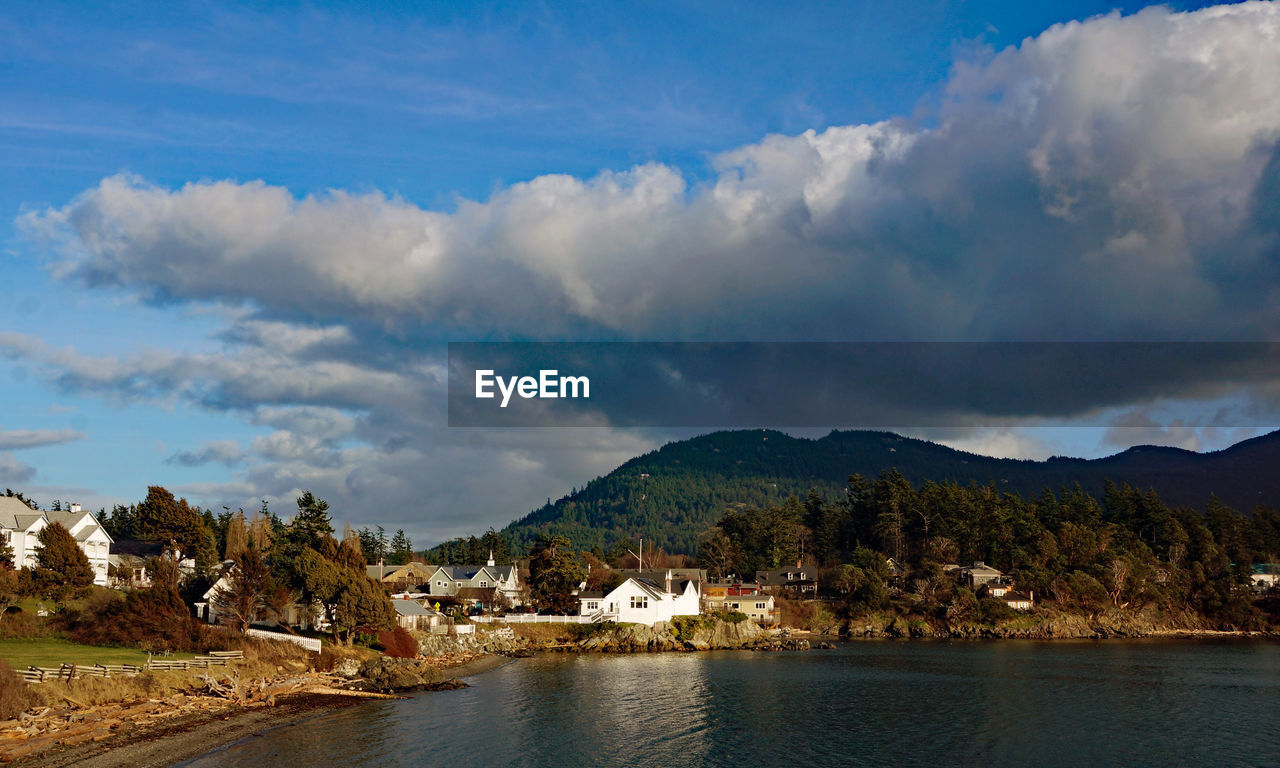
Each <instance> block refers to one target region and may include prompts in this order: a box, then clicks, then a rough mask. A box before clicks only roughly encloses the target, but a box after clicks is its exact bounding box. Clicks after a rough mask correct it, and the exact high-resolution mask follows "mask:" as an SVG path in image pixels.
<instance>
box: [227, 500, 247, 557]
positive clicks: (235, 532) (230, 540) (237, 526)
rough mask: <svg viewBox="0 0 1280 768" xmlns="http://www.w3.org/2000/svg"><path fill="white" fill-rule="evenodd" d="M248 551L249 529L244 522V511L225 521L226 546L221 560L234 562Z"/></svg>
mask: <svg viewBox="0 0 1280 768" xmlns="http://www.w3.org/2000/svg"><path fill="white" fill-rule="evenodd" d="M248 549H249V528H248V526H246V525H245V522H244V510H243V509H242V510H240V511H239V512H237V513H236V514H234V515H232V516H231V519H230V520H228V521H227V544H226V549H225V550H224V551H223V553H222V559H223V560H235V559H236V558H237V557H239V556H240V555H242V554H244V553H245V552H246V551H247V550H248Z"/></svg>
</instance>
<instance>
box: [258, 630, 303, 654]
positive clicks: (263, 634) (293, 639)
mask: <svg viewBox="0 0 1280 768" xmlns="http://www.w3.org/2000/svg"><path fill="white" fill-rule="evenodd" d="M245 634H247V635H249V637H259V638H262V639H263V640H280V641H283V642H286V643H293V644H294V645H300V646H302V647H303V648H306V649H307V650H308V651H311V652H312V653H319V652H320V648H321V645H320V640H319V639H317V638H314V637H298V636H297V635H286V634H285V633H283V632H268V631H266V630H265V629H250V630H248V631H247V632H246V633H245Z"/></svg>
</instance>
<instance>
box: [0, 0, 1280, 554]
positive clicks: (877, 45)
mask: <svg viewBox="0 0 1280 768" xmlns="http://www.w3.org/2000/svg"><path fill="white" fill-rule="evenodd" d="M749 6H750V7H746V4H741V3H697V4H693V3H638V2H632V3H618V4H610V3H593V4H539V3H490V4H485V3H475V4H459V3H330V4H324V3H288V2H285V3H259V4H231V3H172V2H167V3H146V2H135V3H123V4H118V3H113V4H110V5H108V4H94V3H80V2H76V3H58V2H21V0H18V1H16V2H8V3H5V4H4V5H3V7H2V8H0V178H3V179H4V182H5V183H3V184H0V277H2V278H3V285H4V287H5V289H6V290H5V295H6V297H7V299H8V301H6V302H5V306H3V307H0V366H3V370H0V402H2V403H3V408H0V485H3V486H7V487H11V488H15V489H21V490H24V491H25V492H27V493H28V494H29V495H32V496H34V497H35V498H36V499H37V500H38V501H40V502H41V503H42V504H45V505H47V504H49V503H51V502H52V501H53V500H54V499H59V500H64V501H78V502H80V503H83V504H86V505H87V506H90V507H91V508H95V509H96V508H98V507H101V506H108V507H109V506H110V505H112V504H114V503H131V502H134V501H137V500H139V499H141V498H142V497H143V496H145V494H146V487H147V486H148V485H151V484H161V485H164V486H166V487H168V488H169V489H170V490H173V491H174V492H175V493H178V494H180V495H183V496H186V497H187V498H189V499H190V500H192V501H193V502H196V503H199V504H202V505H204V506H208V507H211V508H213V509H220V508H221V507H222V506H228V507H230V508H232V509H234V508H236V507H244V508H246V509H250V510H252V509H256V508H257V507H258V506H259V504H260V503H261V500H263V499H266V500H267V501H269V502H270V503H271V504H272V506H273V508H274V509H276V510H277V511H280V512H282V513H286V514H287V512H288V511H289V510H290V509H291V508H292V499H293V498H294V497H296V496H297V495H298V493H299V492H300V491H302V490H306V489H309V490H313V491H314V492H315V493H316V494H317V495H319V496H321V497H322V498H325V499H327V500H329V501H330V503H331V505H332V509H333V512H334V518H335V520H336V521H338V522H339V523H342V522H349V523H350V524H352V525H353V526H355V527H359V526H362V525H383V526H384V527H386V528H387V529H389V530H394V529H396V528H403V529H404V530H406V532H408V533H409V535H410V536H411V537H412V538H413V540H414V542H415V543H417V544H418V545H419V546H425V545H427V544H431V543H435V542H437V541H439V540H441V539H443V538H448V537H452V536H456V535H465V534H468V533H477V532H481V531H483V530H484V529H485V528H487V527H489V526H491V525H492V526H495V527H501V526H502V525H504V524H505V523H507V522H509V521H510V520H512V519H514V518H516V517H519V516H520V515H522V514H524V513H526V512H528V511H530V510H531V509H533V508H535V507H537V506H540V505H541V504H542V503H543V502H544V501H545V500H546V499H547V498H557V497H559V496H561V495H563V494H565V493H566V492H568V491H569V490H570V489H571V488H573V487H580V486H582V485H583V484H585V483H586V482H587V481H588V480H590V479H591V478H593V477H595V476H597V475H600V474H603V473H605V472H608V471H609V470H610V469H612V468H613V467H615V466H617V465H618V464H620V463H622V462H623V461H625V460H626V459H628V458H631V457H632V456H635V455H637V454H640V453H643V452H645V451H647V450H651V449H652V448H655V447H658V446H660V445H661V444H662V443H664V442H666V441H667V440H670V439H677V438H680V437H685V436H689V435H691V434H694V433H696V432H697V431H698V430H696V429H688V428H684V429H663V428H643V429H641V428H621V427H611V426H608V425H607V422H606V423H605V425H604V426H592V427H580V428H545V429H457V428H453V429H451V428H449V427H448V424H447V417H446V410H447V405H446V393H445V383H446V380H447V364H446V358H445V344H446V343H447V342H449V341H491V340H503V341H508V340H535V341H541V340H573V341H595V340H628V341H632V340H660V341H778V342H787V341H850V342H868V341H871V342H882V341H891V342H897V341H912V342H914V341H924V342H936V341H994V342H1004V341H1015V342H1046V341H1049V342H1059V341H1069V342H1116V341H1124V342H1170V341H1178V342H1181V341H1193V342H1223V341H1232V342H1236V341H1262V342H1272V341H1275V340H1276V338H1275V337H1276V335H1277V333H1276V332H1277V330H1278V328H1280V322H1278V321H1280V296H1278V295H1277V284H1278V282H1277V278H1278V277H1280V274H1278V272H1280V259H1278V258H1277V254H1278V252H1280V153H1278V152H1277V141H1278V140H1280V40H1278V39H1277V37H1280V7H1277V6H1276V5H1274V4H1272V3H1267V2H1253V3H1244V4H1240V5H1230V6H1206V7H1202V6H1200V5H1198V4H1181V3H1173V4H1168V5H1164V6H1155V7H1150V8H1144V7H1142V6H1141V5H1138V4H1122V5H1112V4H1102V3H1092V2H1077V3H1071V2H1063V3H1012V2H990V3H978V2H922V3H911V4H885V3H873V2H843V3H794V2H789V3H768V2H759V3H752V4H749ZM1264 356H1265V353H1264ZM1206 369H1208V373H1206ZM1193 370H1194V371H1195V375H1191V373H1190V372H1191V371H1193ZM1184 371H1186V374H1185V375H1183V374H1180V373H1178V372H1177V371H1173V372H1171V374H1170V376H1169V381H1168V382H1167V386H1161V387H1159V388H1157V389H1156V390H1154V391H1153V390H1152V389H1151V388H1150V387H1145V388H1133V391H1132V392H1129V391H1128V390H1126V393H1127V394H1126V395H1125V397H1123V398H1119V399H1117V398H1116V397H1114V396H1105V397H1104V396H1103V395H1104V394H1108V393H1098V396H1097V397H1096V398H1095V397H1093V395H1094V393H1093V392H1091V391H1090V389H1089V387H1088V386H1087V384H1085V383H1082V382H1077V381H1074V380H1072V379H1071V378H1070V377H1063V378H1062V380H1061V381H1060V382H1059V383H1060V384H1061V386H1062V387H1064V388H1074V390H1073V394H1074V395H1076V396H1077V398H1076V399H1078V400H1080V401H1081V402H1080V404H1079V406H1078V408H1077V410H1076V411H1074V412H1073V413H1072V414H1071V415H1070V418H1065V419H1064V418H1061V414H1055V416H1056V418H1054V419H1050V418H1048V414H1045V413H1039V412H1037V411H1036V409H1035V408H1034V407H1031V408H1028V409H1026V410H1025V411H1024V412H1022V413H1021V418H1020V420H1019V422H1018V423H1017V424H1013V425H1009V424H1002V425H1000V426H998V427H996V426H991V425H990V421H989V420H988V419H987V418H986V417H987V416H988V415H989V414H986V413H984V412H982V411H981V409H978V408H975V409H974V410H973V412H972V413H969V414H967V415H965V414H962V416H967V418H960V419H959V420H958V421H957V422H956V423H954V424H951V425H948V426H938V425H935V424H933V423H929V425H928V426H921V425H922V424H925V422H924V421H921V420H913V419H912V418H911V416H910V414H907V415H904V417H903V418H904V421H905V422H907V423H903V424H902V425H901V427H900V428H901V430H902V431H906V432H909V433H911V434H915V435H918V436H922V437H926V438H931V439H937V440H941V441H944V442H946V443H948V444H950V445H954V446H957V447H962V448H965V449H967V450H973V451H976V452H980V453H986V454H989V455H1000V456H1016V457H1030V458H1044V457H1047V456H1049V455H1053V454H1069V455H1080V456H1101V455H1107V454H1109V453H1113V452H1116V451H1118V450H1122V449H1124V448H1126V447H1128V446H1130V445H1134V444H1139V443H1158V444H1170V445H1178V446H1181V447H1185V448H1189V449H1193V450H1215V449H1220V448H1223V447H1226V446H1227V445H1230V444H1232V443H1234V442H1236V441H1238V440H1240V439H1243V438H1246V437H1250V436H1253V435H1256V434H1260V433H1262V432H1264V431H1267V430H1268V429H1269V428H1271V426H1268V425H1272V426H1274V425H1277V424H1280V416H1278V415H1277V410H1280V409H1278V408H1277V405H1276V404H1277V397H1276V395H1277V391H1276V386H1275V385H1274V384H1273V383H1272V382H1274V381H1275V379H1274V378H1272V379H1270V380H1268V379H1267V378H1266V377H1262V378H1258V377H1241V376H1238V375H1235V373H1233V372H1232V371H1230V370H1228V368H1227V367H1224V368H1222V370H1221V371H1220V370H1219V369H1218V368H1217V367H1215V366H1213V365H1211V364H1209V363H1207V362H1206V361H1204V360H1200V359H1188V360H1187V361H1186V366H1185V368H1184ZM1110 394H1114V393H1110ZM832 426H857V425H853V424H841V425H834V424H833V425H832ZM797 433H798V434H821V433H822V430H815V429H809V430H800V431H798V432H797Z"/></svg>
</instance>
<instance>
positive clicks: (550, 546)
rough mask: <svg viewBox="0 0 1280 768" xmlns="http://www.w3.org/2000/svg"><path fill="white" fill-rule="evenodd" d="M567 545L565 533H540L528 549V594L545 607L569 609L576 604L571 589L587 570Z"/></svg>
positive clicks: (558, 611)
mask: <svg viewBox="0 0 1280 768" xmlns="http://www.w3.org/2000/svg"><path fill="white" fill-rule="evenodd" d="M568 547H569V540H568V539H567V538H565V537H564V536H548V535H546V534H541V535H539V536H538V538H537V540H536V541H535V542H534V544H533V548H532V550H531V551H530V553H529V595H530V597H531V598H532V599H533V602H534V604H535V605H537V606H538V608H539V609H540V610H542V611H546V612H554V613H569V612H571V611H572V609H573V608H574V607H575V605H574V602H575V601H574V598H573V594H572V592H573V590H574V589H575V588H577V586H578V584H580V583H582V580H583V579H584V578H585V577H586V574H585V573H584V572H583V570H582V566H581V565H579V564H578V561H577V559H576V558H574V556H573V555H572V553H570V552H569V551H568Z"/></svg>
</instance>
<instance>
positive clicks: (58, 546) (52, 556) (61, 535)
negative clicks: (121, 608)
mask: <svg viewBox="0 0 1280 768" xmlns="http://www.w3.org/2000/svg"><path fill="white" fill-rule="evenodd" d="M36 539H37V541H39V546H38V549H37V551H36V565H37V567H36V573H35V577H36V581H37V582H38V583H39V584H41V585H43V586H44V587H45V588H47V589H48V588H53V589H57V588H60V587H70V588H84V587H87V586H89V585H90V584H92V583H93V567H92V566H90V565H89V558H87V557H85V554H84V551H83V550H81V549H80V545H79V544H77V543H76V540H75V537H73V536H72V535H71V532H70V531H68V530H67V529H66V527H65V526H63V525H62V523H52V524H50V525H46V526H45V527H44V528H41V529H40V533H39V534H37V536H36Z"/></svg>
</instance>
